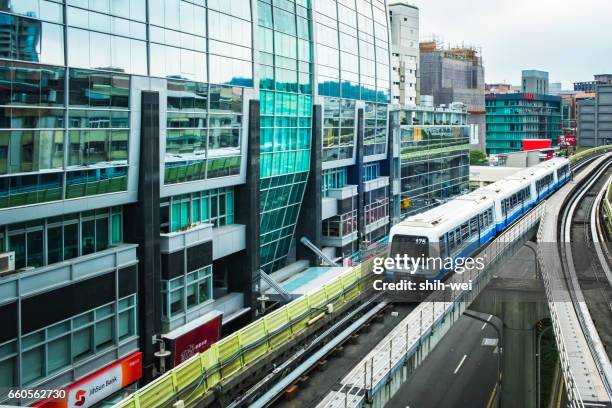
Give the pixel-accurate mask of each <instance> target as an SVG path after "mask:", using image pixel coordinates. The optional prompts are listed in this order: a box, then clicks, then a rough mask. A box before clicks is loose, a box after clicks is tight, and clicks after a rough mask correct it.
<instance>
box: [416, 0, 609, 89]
mask: <svg viewBox="0 0 612 408" xmlns="http://www.w3.org/2000/svg"><path fill="white" fill-rule="evenodd" d="M416 4H417V5H418V6H419V9H420V14H421V19H420V25H421V27H420V29H421V37H422V38H425V37H427V36H428V35H431V34H437V35H439V36H440V37H441V39H442V40H444V41H445V42H447V43H449V44H452V45H457V44H462V43H465V44H471V45H476V46H480V47H481V49H482V54H483V58H484V64H485V77H486V81H487V82H503V81H505V82H510V83H513V84H518V83H519V81H520V75H521V70H522V69H542V70H546V71H549V72H550V79H551V81H553V82H563V85H564V87H565V88H571V85H572V83H573V82H575V81H587V80H592V76H593V74H597V73H609V72H612V1H609V0H581V1H575V0H574V1H571V0H502V1H500V0H418V1H416Z"/></svg>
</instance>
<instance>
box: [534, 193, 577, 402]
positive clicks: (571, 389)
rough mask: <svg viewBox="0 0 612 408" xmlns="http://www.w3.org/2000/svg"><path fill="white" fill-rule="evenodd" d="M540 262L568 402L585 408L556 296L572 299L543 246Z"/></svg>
mask: <svg viewBox="0 0 612 408" xmlns="http://www.w3.org/2000/svg"><path fill="white" fill-rule="evenodd" d="M545 206H546V203H544V208H545ZM543 228H544V223H540V227H539V228H538V234H537V238H538V242H543ZM538 262H539V264H540V271H541V274H542V281H543V282H544V290H545V291H546V299H547V302H548V309H549V311H550V319H551V321H552V326H553V331H554V333H555V339H556V340H557V341H556V342H557V349H558V352H559V360H560V362H561V372H562V374H563V380H564V381H565V388H566V393H567V397H568V401H569V403H570V405H571V406H572V407H584V404H583V402H582V396H581V395H580V390H579V389H578V386H577V385H576V380H575V378H574V375H573V374H572V371H571V369H570V361H569V356H568V354H567V343H566V341H565V337H564V336H563V331H562V329H561V323H560V320H559V315H558V311H557V301H555V297H554V296H557V297H558V295H559V294H563V293H565V294H566V295H567V299H565V300H564V302H571V299H570V298H569V293H567V292H566V288H564V287H562V285H561V283H560V282H561V281H560V280H559V279H554V278H552V277H551V273H550V270H549V267H548V264H547V262H545V259H544V255H543V254H542V246H541V245H540V246H539V247H538ZM554 282H557V283H558V284H557V285H556V287H553V284H554ZM553 291H554V293H553ZM559 300H562V299H559Z"/></svg>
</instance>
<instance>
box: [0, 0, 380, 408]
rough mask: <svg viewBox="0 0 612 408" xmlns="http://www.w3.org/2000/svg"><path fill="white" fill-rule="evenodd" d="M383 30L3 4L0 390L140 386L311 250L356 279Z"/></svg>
mask: <svg viewBox="0 0 612 408" xmlns="http://www.w3.org/2000/svg"><path fill="white" fill-rule="evenodd" d="M387 15H388V13H387V9H386V3H385V2H384V1H383V0H348V1H346V0H343V1H336V0H318V1H316V2H314V3H313V2H311V0H232V1H229V2H228V1H221V0H209V1H206V2H205V1H204V0H125V1H112V0H95V1H92V0H90V1H87V0H66V1H60V0H28V1H18V2H15V1H8V0H0V29H1V30H2V32H3V33H4V34H5V35H3V36H1V38H0V76H1V77H2V81H0V258H1V259H2V262H0V265H6V266H2V268H3V269H0V293H3V294H5V296H3V297H2V298H1V299H0V318H1V319H2V321H3V322H8V323H7V324H6V325H5V327H3V330H2V331H1V333H0V385H1V386H2V387H0V388H2V390H8V389H9V388H26V387H27V388H35V387H36V388H63V387H67V386H69V385H70V384H74V383H75V382H78V381H80V380H81V379H83V378H85V377H88V376H90V375H95V374H96V373H98V372H100V370H104V369H105V368H107V367H109V366H110V365H112V364H117V363H119V362H121V361H123V360H124V359H126V358H140V359H142V365H143V380H145V381H146V380H149V379H151V378H153V377H155V376H156V375H157V374H158V373H159V371H160V369H161V366H160V360H159V359H157V358H155V357H154V353H155V352H156V351H157V350H159V348H160V343H164V344H165V346H166V348H167V349H169V350H170V352H171V357H168V358H166V359H165V360H164V361H165V365H166V367H168V366H171V365H173V364H176V363H179V362H180V361H182V359H184V358H187V357H189V356H190V355H191V354H190V353H193V352H197V351H198V350H199V349H198V347H203V346H202V345H203V344H205V345H206V344H210V342H211V341H214V340H215V338H216V337H218V336H219V335H222V334H225V333H228V332H231V331H232V330H234V329H235V328H236V327H240V326H242V325H244V324H245V323H246V322H248V321H250V319H252V318H253V317H254V316H255V315H256V306H257V302H256V299H257V297H258V296H259V295H260V290H259V289H260V273H261V272H265V273H268V274H269V273H274V272H276V271H278V270H280V269H282V268H284V267H287V266H290V265H292V264H293V263H294V262H295V261H299V260H308V261H309V262H310V264H311V265H319V264H320V259H319V258H318V256H317V255H316V254H315V253H313V252H312V251H310V250H309V249H308V248H307V247H305V246H304V245H303V244H301V243H300V239H301V238H302V237H306V238H307V239H308V240H310V241H311V242H312V243H314V244H315V245H316V246H317V247H319V248H322V249H324V250H326V251H328V252H333V253H334V255H336V256H338V257H339V256H345V257H349V256H354V257H356V259H357V258H359V254H360V251H361V250H363V249H367V248H368V247H369V246H370V245H373V244H374V243H376V242H379V241H380V240H381V239H384V237H385V236H386V234H387V232H388V230H389V226H390V211H389V202H390V196H391V193H390V185H391V183H390V178H389V177H390V165H389V163H390V160H389V156H388V154H389V152H390V151H391V150H390V140H389V138H388V127H389V98H390V83H389V78H390V69H389V58H390V56H389V32H388V18H387ZM50 304H52V305H54V307H52V308H50V307H48V305H50ZM215 325H216V326H215ZM203 327H206V328H207V329H206V330H204V329H202V328H203ZM211 327H212V328H211ZM203 332H206V333H213V335H212V337H206V339H204V338H202V334H201V333H203ZM190 336H191V337H190ZM198 336H199V337H198ZM186 337H189V338H192V339H195V340H193V342H192V343H190V344H187V346H182V347H183V348H182V349H179V348H178V347H179V346H177V344H184V341H183V342H181V341H177V339H185V338H186ZM204 340H206V341H204ZM140 353H142V354H140ZM2 392H4V391H1V390H0V402H2V403H8V404H14V405H17V404H26V403H31V402H33V401H32V400H21V401H16V400H9V399H7V398H6V396H5V395H3V394H2Z"/></svg>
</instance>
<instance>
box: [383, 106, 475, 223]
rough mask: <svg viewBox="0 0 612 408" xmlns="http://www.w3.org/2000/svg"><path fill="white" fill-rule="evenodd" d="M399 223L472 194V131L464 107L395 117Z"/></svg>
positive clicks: (394, 164)
mask: <svg viewBox="0 0 612 408" xmlns="http://www.w3.org/2000/svg"><path fill="white" fill-rule="evenodd" d="M392 118H393V119H392V123H393V124H394V127H393V132H392V134H393V139H394V142H393V144H394V146H395V148H394V149H393V152H392V154H391V155H390V162H391V166H390V168H391V173H392V180H393V186H392V203H391V213H392V217H393V221H394V222H398V221H400V220H401V219H404V218H405V217H407V216H409V215H413V214H416V213H419V212H422V211H426V210H428V209H430V208H432V207H435V206H437V205H439V204H441V203H443V202H445V201H447V200H450V199H452V198H453V197H455V196H457V195H460V194H464V193H466V192H467V191H469V167H470V163H469V161H470V160H469V150H470V132H471V127H470V125H468V123H467V119H468V115H467V112H466V109H465V107H463V106H462V104H451V107H450V108H442V107H439V108H425V107H416V108H412V109H401V110H398V111H394V112H392Z"/></svg>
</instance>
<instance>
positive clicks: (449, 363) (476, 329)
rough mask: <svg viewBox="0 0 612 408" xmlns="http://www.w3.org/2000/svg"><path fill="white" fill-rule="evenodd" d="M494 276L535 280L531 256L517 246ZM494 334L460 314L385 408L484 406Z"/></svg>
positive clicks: (492, 370)
mask: <svg viewBox="0 0 612 408" xmlns="http://www.w3.org/2000/svg"><path fill="white" fill-rule="evenodd" d="M496 275H497V276H499V277H504V278H510V277H511V278H531V277H533V276H535V262H534V254H533V252H532V251H531V250H530V249H529V248H525V247H523V248H521V249H520V250H519V252H518V253H517V254H516V255H514V256H513V257H512V258H511V260H510V261H508V262H506V264H505V265H504V266H503V267H502V268H500V269H499V270H498V271H497V273H496ZM496 341H497V333H496V331H495V329H494V328H493V327H491V325H488V324H484V323H483V322H481V321H478V320H475V319H473V318H470V317H467V316H465V315H464V316H462V317H461V318H460V319H459V320H458V321H457V322H456V323H455V324H454V325H453V327H452V328H451V329H450V331H449V332H448V333H447V334H446V336H444V338H443V339H442V340H441V341H440V343H438V345H437V346H436V347H435V348H434V350H433V351H432V353H431V354H430V355H429V356H428V357H427V358H426V359H425V361H424V362H423V363H422V364H421V366H419V367H418V368H417V370H416V371H415V372H414V373H413V374H412V375H411V376H410V378H409V380H408V381H407V382H406V383H404V384H403V385H402V387H401V388H400V389H399V391H398V392H397V393H396V394H395V395H394V397H393V398H392V399H391V400H390V401H389V403H388V404H387V405H386V407H389V408H455V407H456V408H466V407H470V408H478V407H487V405H488V404H489V403H490V401H491V399H492V395H493V390H494V388H495V385H496V376H497V373H498V366H497V364H498V358H497V357H498V354H497V348H496V347H495V346H490V345H485V344H486V343H487V342H496Z"/></svg>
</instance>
